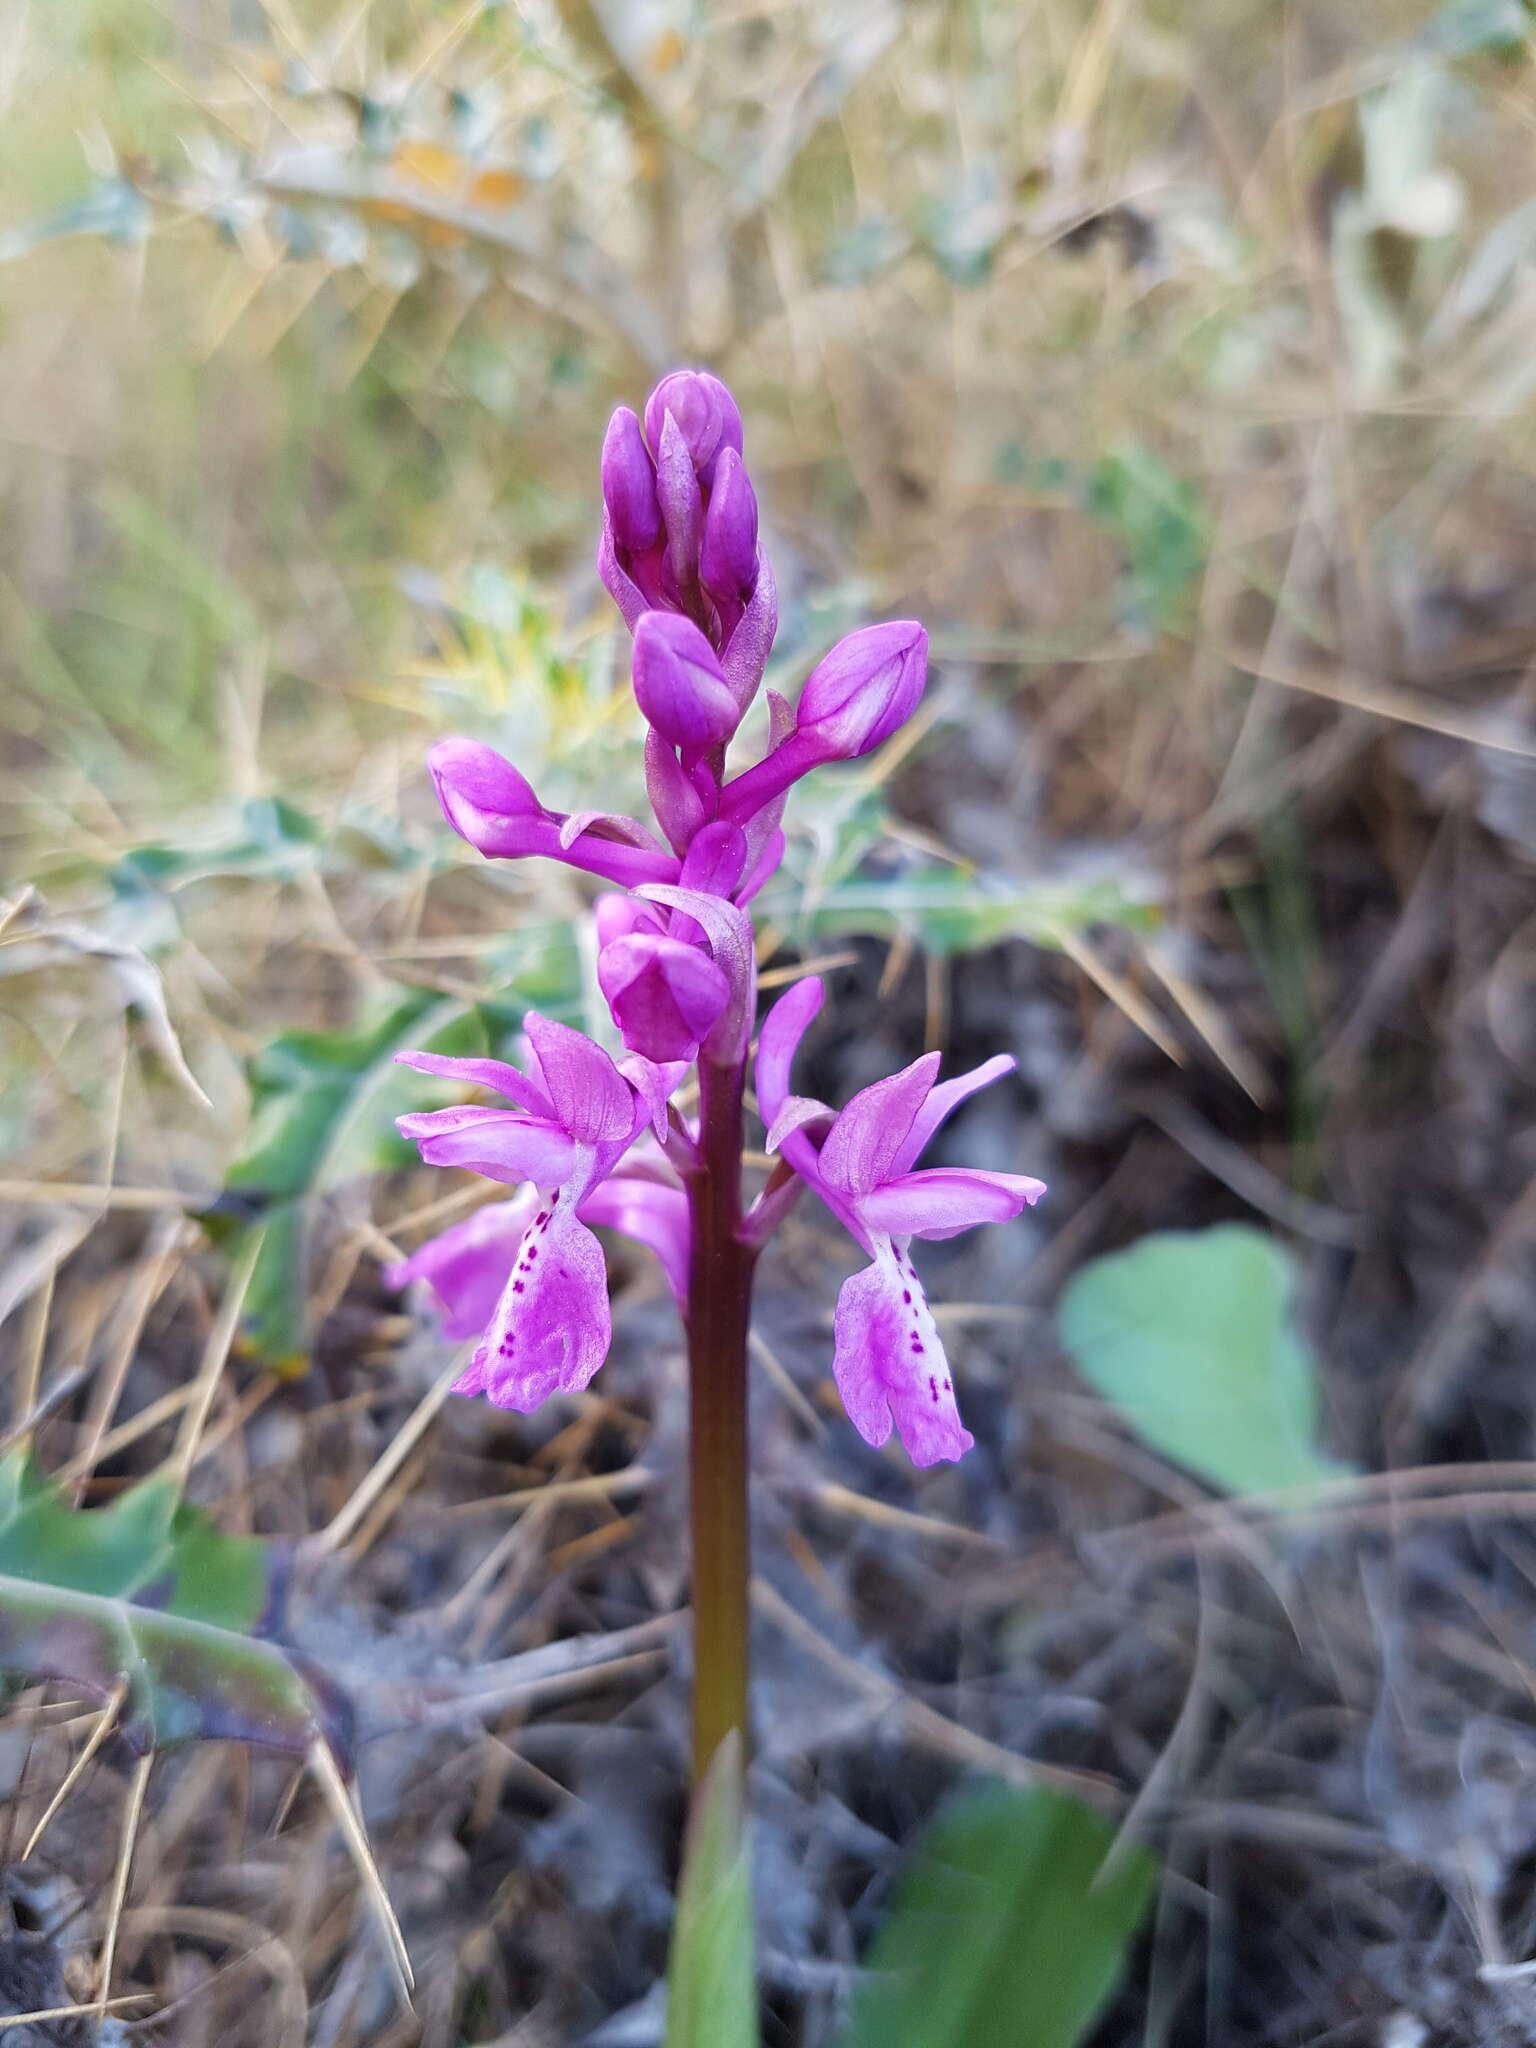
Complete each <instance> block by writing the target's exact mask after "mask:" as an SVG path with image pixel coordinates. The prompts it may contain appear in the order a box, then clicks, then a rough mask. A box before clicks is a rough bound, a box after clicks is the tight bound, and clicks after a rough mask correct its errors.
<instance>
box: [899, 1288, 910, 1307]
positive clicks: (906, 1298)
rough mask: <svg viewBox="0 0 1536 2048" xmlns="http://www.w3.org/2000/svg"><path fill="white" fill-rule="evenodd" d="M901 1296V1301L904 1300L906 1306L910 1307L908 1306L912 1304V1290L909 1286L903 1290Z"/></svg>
mask: <svg viewBox="0 0 1536 2048" xmlns="http://www.w3.org/2000/svg"><path fill="white" fill-rule="evenodd" d="M901 1298H902V1300H903V1301H904V1302H905V1303H906V1304H907V1306H908V1307H909V1308H910V1307H911V1305H912V1290H911V1288H910V1287H909V1288H907V1289H906V1290H905V1291H904V1293H903V1294H902V1297H901Z"/></svg>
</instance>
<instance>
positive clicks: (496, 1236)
mask: <svg viewBox="0 0 1536 2048" xmlns="http://www.w3.org/2000/svg"><path fill="white" fill-rule="evenodd" d="M539 1207H540V1196H539V1192H538V1190H537V1189H536V1188H534V1187H526V1188H523V1189H522V1190H521V1191H520V1192H519V1193H517V1194H515V1195H514V1196H513V1197H512V1199H511V1201H509V1202H487V1203H486V1204H485V1206H484V1207H483V1208H480V1209H477V1210H476V1211H475V1213H474V1215H473V1216H466V1217H465V1218H464V1221H463V1222H462V1223H455V1224H454V1226H453V1227H452V1229H451V1230H445V1231H443V1232H442V1233H441V1234H440V1235H439V1236H437V1237H431V1238H428V1240H427V1242H426V1243H425V1244H424V1245H421V1246H419V1247H418V1248H417V1249H416V1250H415V1251H414V1252H412V1254H411V1256H410V1257H409V1258H408V1259H398V1260H396V1261H395V1263H394V1264H393V1265H390V1266H386V1267H385V1268H384V1284H385V1286H386V1287H390V1288H393V1289H394V1290H395V1291H396V1292H397V1293H403V1292H404V1290H405V1289H406V1288H407V1287H409V1286H410V1285H411V1283H412V1282H413V1281H416V1280H422V1281H425V1282H426V1284H427V1285H428V1286H429V1287H430V1288H431V1289H432V1292H433V1293H434V1294H435V1295H436V1296H437V1298H438V1300H439V1302H440V1303H441V1304H442V1311H443V1313H442V1327H443V1335H444V1336H445V1337H447V1338H448V1339H449V1340H450V1341H451V1342H452V1343H455V1344H459V1343H462V1342H463V1341H464V1340H465V1338H467V1337H478V1336H479V1335H480V1333H481V1331H482V1330H484V1328H485V1326H486V1324H487V1323H488V1322H489V1321H490V1319H491V1316H492V1314H493V1313H494V1311H495V1307H496V1302H497V1299H498V1297H499V1296H500V1294H501V1290H502V1288H503V1287H505V1285H506V1284H507V1276H508V1275H509V1274H510V1272H511V1270H512V1264H513V1261H514V1260H515V1259H516V1257H517V1248H518V1246H519V1245H520V1244H521V1243H522V1241H523V1233H524V1231H525V1230H526V1229H527V1228H528V1226H529V1224H530V1223H531V1222H532V1221H533V1219H534V1215H535V1214H536V1212H537V1211H538V1209H539Z"/></svg>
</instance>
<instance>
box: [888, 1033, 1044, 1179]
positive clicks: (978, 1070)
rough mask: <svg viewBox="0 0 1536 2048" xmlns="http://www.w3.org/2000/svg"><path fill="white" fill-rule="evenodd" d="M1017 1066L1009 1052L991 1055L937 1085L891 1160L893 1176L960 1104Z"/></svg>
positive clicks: (910, 1162)
mask: <svg viewBox="0 0 1536 2048" xmlns="http://www.w3.org/2000/svg"><path fill="white" fill-rule="evenodd" d="M1017 1065H1018V1061H1017V1060H1016V1059H1014V1057H1013V1055H1012V1054H1011V1053H1006V1052H1000V1053H994V1054H993V1056H992V1058H991V1059H989V1060H983V1061H982V1063H981V1065H980V1066H979V1067H972V1069H971V1071H970V1072H969V1073H968V1074H956V1076H955V1077H954V1079H953V1080H952V1081H939V1082H936V1083H935V1085H934V1088H933V1092H932V1093H931V1094H930V1096H929V1097H928V1100H927V1101H926V1102H925V1103H924V1104H923V1106H922V1108H921V1109H920V1110H919V1111H918V1112H917V1115H916V1116H915V1117H913V1119H912V1128H911V1130H910V1131H909V1132H908V1133H907V1136H906V1139H905V1141H904V1142H903V1144H902V1145H901V1147H900V1149H899V1150H898V1152H897V1154H896V1157H895V1158H894V1159H893V1160H892V1161H891V1171H892V1172H893V1173H905V1172H907V1170H908V1169H909V1168H910V1167H912V1166H913V1165H915V1164H916V1162H917V1161H918V1160H919V1159H921V1157H922V1156H923V1152H924V1151H925V1149H926V1148H927V1145H928V1141H929V1140H930V1139H931V1138H932V1136H933V1134H934V1132H935V1131H937V1130H938V1128H939V1126H940V1125H941V1124H942V1123H943V1122H944V1121H945V1120H946V1118H948V1117H951V1116H953V1114H954V1113H955V1111H956V1110H957V1109H958V1108H959V1107H960V1105H961V1103H962V1102H964V1101H965V1100H966V1098H967V1097H968V1096H971V1095H974V1094H975V1093H976V1092H977V1090H978V1089H981V1088H990V1087H991V1085H992V1083H993V1082H994V1081H1000V1080H1001V1079H1002V1078H1003V1076H1004V1075H1005V1074H1011V1073H1012V1072H1013V1070H1014V1068H1015V1067H1016V1066H1017Z"/></svg>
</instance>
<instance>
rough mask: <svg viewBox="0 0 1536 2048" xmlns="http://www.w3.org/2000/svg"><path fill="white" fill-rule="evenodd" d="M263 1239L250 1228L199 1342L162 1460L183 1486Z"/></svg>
mask: <svg viewBox="0 0 1536 2048" xmlns="http://www.w3.org/2000/svg"><path fill="white" fill-rule="evenodd" d="M265 1242H266V1232H265V1230H263V1229H259V1228H258V1229H256V1230H253V1231H252V1232H251V1233H250V1235H249V1237H248V1239H247V1241H246V1243H245V1245H244V1247H243V1249H242V1250H241V1253H240V1257H239V1259H238V1261H237V1262H236V1265H235V1269H234V1271H233V1272H232V1273H231V1274H230V1277H229V1284H228V1285H227V1286H226V1288H225V1290H224V1299H223V1300H222V1301H221V1302H220V1304H219V1312H218V1314H217V1316H215V1318H214V1320H213V1325H212V1327H211V1329H210V1330H209V1332H208V1341H207V1343H206V1344H205V1345H204V1346H203V1356H202V1361H201V1363H200V1364H199V1366H198V1369H197V1377H196V1378H195V1379H194V1380H193V1382H192V1386H191V1391H190V1393H189V1394H188V1397H187V1407H186V1413H185V1414H184V1415H183V1416H182V1421H181V1433H180V1435H179V1436H178V1438H177V1440H176V1448H175V1450H174V1451H173V1452H172V1453H171V1456H170V1458H169V1459H168V1460H167V1461H166V1471H167V1472H168V1473H169V1475H170V1476H171V1477H172V1478H174V1479H175V1481H176V1483H177V1485H178V1486H182V1487H184V1486H185V1485H186V1483H187V1480H188V1479H189V1478H190V1477H191V1473H192V1467H193V1466H194V1465H195V1464H196V1462H197V1448H198V1445H199V1443H200V1442H201V1441H202V1435H203V1430H204V1429H205V1428H206V1426H207V1422H208V1415H209V1411H210V1410H211V1408H212V1407H213V1397H214V1395H215V1393H216V1392H217V1391H218V1385H219V1376H220V1374H221V1373H222V1372H223V1370H224V1367H225V1365H226V1364H227V1363H228V1360H229V1354H230V1350H231V1348H232V1347H233V1345H234V1341H235V1332H236V1331H237V1330H238V1329H239V1327H240V1316H241V1312H242V1310H243V1309H244V1307H245V1297H246V1294H247V1293H248V1291H249V1289H250V1285H251V1280H252V1277H253V1276H254V1274H255V1271H256V1261H257V1260H258V1259H259V1258H260V1257H261V1248H262V1245H263V1244H264V1243H265Z"/></svg>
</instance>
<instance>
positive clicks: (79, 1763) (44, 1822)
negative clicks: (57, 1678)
mask: <svg viewBox="0 0 1536 2048" xmlns="http://www.w3.org/2000/svg"><path fill="white" fill-rule="evenodd" d="M127 1697H128V1685H127V1682H126V1680H125V1681H123V1682H122V1683H121V1684H120V1685H119V1686H118V1688H117V1690H116V1692H114V1693H113V1695H112V1697H111V1698H110V1699H109V1700H108V1701H107V1704H106V1705H105V1707H103V1708H102V1710H101V1712H100V1713H99V1714H98V1715H97V1716H96V1725H95V1726H94V1727H93V1728H92V1730H91V1732H90V1734H89V1736H88V1737H87V1738H86V1742H85V1747H84V1748H83V1749H82V1750H81V1752H80V1754H79V1755H78V1756H77V1757H76V1758H75V1760H74V1762H73V1763H72V1764H71V1765H70V1767H69V1769H68V1770H67V1771H66V1772H65V1773H64V1778H63V1782H62V1783H61V1784H60V1786H59V1788H58V1790H57V1791H56V1792H55V1793H54V1795H53V1797H52V1798H51V1799H50V1800H49V1802H48V1804H47V1805H46V1806H45V1807H44V1808H43V1813H42V1818H41V1819H40V1820H39V1821H38V1823H37V1825H36V1827H35V1828H33V1830H32V1832H31V1834H30V1835H29V1836H28V1837H27V1845H26V1847H25V1848H24V1849H23V1850H22V1852H21V1860H22V1862H23V1863H25V1862H26V1861H27V1859H28V1857H29V1856H30V1855H31V1854H32V1852H33V1850H34V1849H36V1847H37V1845H38V1843H39V1842H40V1841H41V1840H42V1839H43V1836H44V1835H45V1834H46V1833H47V1832H48V1824H49V1822H50V1821H51V1820H52V1819H53V1817H54V1815H55V1814H56V1813H57V1812H58V1810H59V1808H60V1807H61V1806H62V1805H63V1804H64V1802H65V1800H66V1799H67V1798H68V1797H69V1795H70V1793H71V1792H73V1791H74V1789H75V1787H76V1785H78V1784H79V1782H80V1780H81V1779H82V1778H83V1777H84V1775H85V1773H86V1771H87V1770H88V1769H89V1768H90V1763H91V1759H92V1757H94V1756H95V1754H96V1752H97V1750H99V1749H100V1748H101V1745H102V1744H103V1743H104V1742H105V1741H106V1739H107V1737H108V1736H109V1735H110V1734H111V1733H112V1730H113V1729H114V1728H115V1727H116V1725H117V1717H118V1715H119V1714H120V1713H121V1712H122V1711H123V1702H124V1701H125V1700H126V1699H127Z"/></svg>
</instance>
